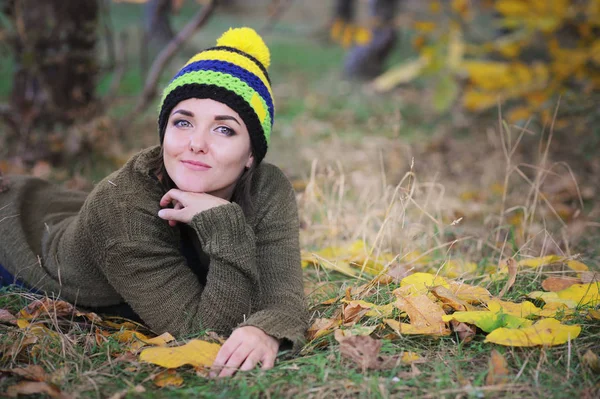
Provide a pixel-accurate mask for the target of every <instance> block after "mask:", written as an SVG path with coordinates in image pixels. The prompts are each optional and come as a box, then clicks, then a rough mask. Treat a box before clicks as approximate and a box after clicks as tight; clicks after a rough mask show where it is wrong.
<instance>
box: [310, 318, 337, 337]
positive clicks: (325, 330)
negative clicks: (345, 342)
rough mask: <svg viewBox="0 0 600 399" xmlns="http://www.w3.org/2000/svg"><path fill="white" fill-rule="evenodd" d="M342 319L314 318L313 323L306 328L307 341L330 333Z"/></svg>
mask: <svg viewBox="0 0 600 399" xmlns="http://www.w3.org/2000/svg"><path fill="white" fill-rule="evenodd" d="M341 323H342V321H341V320H340V319H337V318H336V319H325V318H319V319H316V320H315V321H314V322H313V324H312V325H311V326H310V327H309V328H308V331H307V338H308V340H309V341H312V340H315V339H317V338H320V337H322V336H324V335H327V334H329V333H331V332H332V331H333V330H335V329H336V328H337V327H339V326H340V324H341Z"/></svg>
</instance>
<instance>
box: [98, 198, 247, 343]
mask: <svg viewBox="0 0 600 399" xmlns="http://www.w3.org/2000/svg"><path fill="white" fill-rule="evenodd" d="M148 216H150V215H148ZM155 223H156V222H154V224H155ZM190 224H191V225H192V227H194V229H195V230H196V231H197V232H198V235H199V237H200V239H201V243H202V246H203V248H204V249H205V251H206V252H207V253H208V254H209V255H210V256H211V267H210V270H209V273H208V276H207V282H206V286H202V284H200V282H199V280H198V278H197V277H196V276H195V275H194V274H193V272H192V270H191V269H190V268H189V267H188V266H187V264H186V261H185V258H184V257H183V256H182V255H181V252H180V251H179V249H178V248H179V246H178V244H179V243H178V242H177V241H173V240H171V239H169V237H166V236H165V235H164V234H162V236H161V234H160V233H159V232H157V234H145V235H143V236H139V237H132V238H130V239H127V240H119V241H116V242H113V243H111V245H110V246H109V247H108V248H107V250H106V257H107V262H106V263H105V268H106V270H105V274H106V276H107V277H108V279H109V280H110V283H111V285H113V287H114V288H115V289H116V290H117V292H119V293H120V294H121V295H122V296H123V298H124V300H125V301H127V302H128V303H129V305H130V306H131V307H132V308H133V310H134V311H135V312H136V313H137V314H138V315H139V316H140V317H141V318H142V320H144V322H145V323H146V324H148V326H149V327H150V328H152V329H153V330H155V331H156V332H163V331H169V332H171V333H173V334H175V335H179V336H181V335H186V334H189V333H194V332H198V331H200V330H201V329H211V330H214V331H217V332H219V333H221V334H228V333H230V332H231V330H232V329H233V328H234V327H235V326H236V325H238V324H239V323H241V322H243V321H244V320H245V319H246V318H247V317H248V316H249V314H250V311H251V302H250V301H249V300H248V298H250V297H251V294H252V291H253V289H254V287H256V286H257V285H258V273H257V270H256V265H255V262H254V259H255V244H254V242H255V238H254V233H253V232H252V229H250V228H249V227H248V226H247V224H246V222H245V219H244V215H243V212H242V210H241V208H240V207H239V206H238V205H236V204H227V205H222V206H219V207H216V208H212V209H209V210H207V211H204V212H201V213H199V214H197V215H196V216H194V218H193V220H192V222H191V223H190Z"/></svg>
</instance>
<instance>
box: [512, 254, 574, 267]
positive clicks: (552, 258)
mask: <svg viewBox="0 0 600 399" xmlns="http://www.w3.org/2000/svg"><path fill="white" fill-rule="evenodd" d="M563 260H564V257H563V256H559V255H548V256H542V257H541V258H528V259H521V260H520V261H519V263H518V265H519V266H523V267H531V268H538V267H541V266H546V265H550V264H552V263H558V262H562V261H563Z"/></svg>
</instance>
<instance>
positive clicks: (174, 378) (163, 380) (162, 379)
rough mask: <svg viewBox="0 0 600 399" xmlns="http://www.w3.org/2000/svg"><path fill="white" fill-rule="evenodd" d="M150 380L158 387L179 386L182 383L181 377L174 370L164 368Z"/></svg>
mask: <svg viewBox="0 0 600 399" xmlns="http://www.w3.org/2000/svg"><path fill="white" fill-rule="evenodd" d="M152 381H153V382H154V385H156V386H157V387H159V388H164V387H179V386H181V384H183V377H181V376H180V375H179V374H177V371H175V370H165V371H162V372H160V373H158V374H157V375H156V376H155V377H154V378H153V379H152Z"/></svg>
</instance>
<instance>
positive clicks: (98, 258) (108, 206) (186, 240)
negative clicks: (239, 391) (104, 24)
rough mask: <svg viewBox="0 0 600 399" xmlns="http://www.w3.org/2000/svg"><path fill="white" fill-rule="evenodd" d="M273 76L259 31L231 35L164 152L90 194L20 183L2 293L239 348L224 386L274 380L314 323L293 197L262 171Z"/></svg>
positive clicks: (166, 106)
mask: <svg viewBox="0 0 600 399" xmlns="http://www.w3.org/2000/svg"><path fill="white" fill-rule="evenodd" d="M269 63H270V55H269V50H268V48H267V47H266V45H265V44H264V42H263V41H262V39H261V37H260V36H259V35H258V34H257V33H256V32H255V31H254V30H252V29H250V28H239V29H232V30H231V29H230V30H229V31H228V32H225V34H223V36H222V37H221V38H220V39H219V40H218V41H217V46H216V47H213V48H211V49H208V50H205V51H203V52H200V53H198V54H197V55H196V56H194V57H193V58H192V59H190V61H188V63H187V64H186V65H185V66H184V67H183V68H182V69H181V70H180V71H179V72H178V73H177V75H175V77H174V78H173V80H172V81H171V82H170V84H169V85H168V86H167V87H166V88H165V90H164V92H163V97H162V102H161V108H160V114H159V118H158V127H159V135H160V146H156V147H152V148H149V149H146V150H143V151H141V152H140V153H138V154H136V155H134V156H133V157H132V158H131V159H130V160H129V161H128V162H127V163H126V164H125V165H124V166H123V167H122V168H121V169H119V170H118V171H116V172H114V173H113V174H111V175H110V176H108V177H107V178H105V179H104V180H102V181H101V182H100V183H98V184H97V185H96V186H95V188H94V190H93V191H92V192H91V193H90V194H83V193H79V192H74V191H69V190H66V189H62V188H60V187H56V186H54V185H51V184H50V183H47V182H45V181H43V180H40V179H36V178H32V177H14V176H13V177H11V178H10V183H9V184H10V186H9V188H8V190H7V191H5V192H4V193H1V194H0V264H1V265H2V266H3V267H2V268H0V270H2V275H3V281H4V284H7V283H20V284H23V285H25V286H26V287H28V288H29V289H32V290H38V291H41V292H45V293H46V294H48V295H56V296H60V297H62V298H64V299H66V300H68V301H71V302H73V303H76V304H77V305H79V306H83V307H88V308H93V309H95V310H97V311H100V312H102V311H104V312H107V311H108V312H113V313H114V312H118V313H119V314H121V315H125V316H129V317H137V316H139V318H140V319H141V320H142V321H143V322H144V323H146V324H147V325H148V326H149V327H150V328H152V329H153V330H154V331H156V332H157V333H160V332H163V331H169V332H171V333H173V334H176V335H179V336H182V335H186V334H193V333H197V332H199V331H201V330H204V329H210V330H214V331H217V332H218V333H221V334H227V335H228V334H231V335H230V337H229V338H228V339H227V341H226V342H225V344H224V345H223V347H222V349H221V350H220V352H219V354H218V356H217V359H216V361H215V370H217V371H218V372H220V374H219V375H220V376H226V375H231V374H233V372H234V371H235V370H236V369H240V370H249V369H252V368H254V367H255V366H256V365H257V364H258V363H259V362H260V363H262V367H263V368H264V369H268V368H270V367H272V366H273V364H274V360H275V356H276V354H277V351H278V349H279V347H280V344H282V343H284V344H293V345H294V346H295V347H298V346H299V345H300V343H301V342H302V339H303V335H304V331H305V329H306V326H307V321H308V320H307V312H306V308H305V304H304V296H303V289H302V271H301V268H300V253H299V252H300V251H299V244H298V229H299V227H298V215H297V207H296V203H295V196H294V191H293V189H292V187H291V185H290V183H289V181H288V180H287V179H286V178H285V176H284V175H283V173H282V172H281V171H280V170H279V169H278V168H276V167H275V166H273V165H269V164H266V163H262V162H261V161H262V160H263V158H264V156H265V154H266V151H267V145H268V142H269V137H270V132H271V127H272V124H273V116H274V108H273V99H272V92H271V87H270V81H269V78H268V74H267V68H268V67H269ZM232 331H233V332H232Z"/></svg>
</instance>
